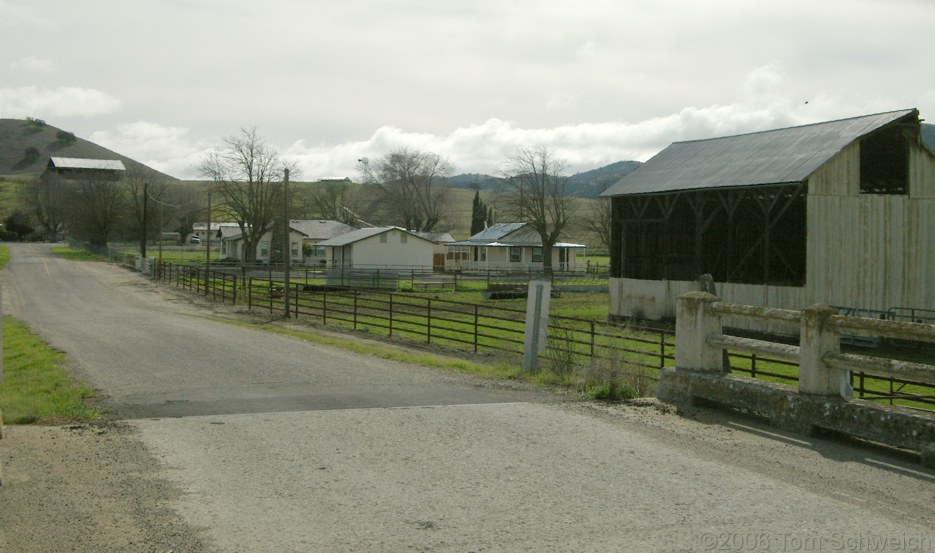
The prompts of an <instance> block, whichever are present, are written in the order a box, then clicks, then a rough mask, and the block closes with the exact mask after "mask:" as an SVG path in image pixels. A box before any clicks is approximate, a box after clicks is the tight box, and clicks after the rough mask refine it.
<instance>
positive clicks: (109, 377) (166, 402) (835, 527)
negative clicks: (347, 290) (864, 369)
mask: <svg viewBox="0 0 935 553" xmlns="http://www.w3.org/2000/svg"><path fill="white" fill-rule="evenodd" d="M11 249H12V258H13V260H12V262H11V264H10V265H9V270H8V272H7V274H6V275H5V279H4V281H5V284H4V300H5V305H6V306H7V311H8V312H9V313H11V314H13V315H15V316H17V317H19V318H21V319H23V320H25V321H27V322H28V323H29V324H30V325H31V326H32V327H33V328H34V329H35V330H37V331H39V332H40V333H41V334H42V335H43V336H44V337H46V338H47V339H48V340H49V341H50V342H51V343H52V344H53V345H55V346H56V347H58V348H60V349H62V350H64V351H66V352H68V354H69V357H70V358H71V360H72V361H73V362H74V363H75V365H76V366H77V368H78V370H79V371H80V372H81V373H82V374H83V375H85V376H86V377H87V378H88V379H89V380H90V381H91V383H92V384H93V385H94V386H96V387H99V388H100V389H102V390H103V391H104V392H105V393H106V394H107V395H108V396H109V398H110V401H111V402H112V405H113V409H114V410H115V412H116V413H118V414H119V415H120V416H122V417H125V418H128V419H132V422H131V424H132V425H133V426H134V427H135V428H136V429H137V430H138V436H139V439H140V440H141V441H142V442H143V443H144V444H145V446H146V447H147V448H148V450H149V451H150V452H151V454H152V455H154V456H155V457H156V458H157V459H158V460H159V461H160V463H161V464H162V467H163V469H162V471H163V476H164V477H165V478H167V479H169V480H171V481H172V482H174V483H175V484H176V485H177V486H178V487H179V488H180V489H181V490H183V491H184V492H185V493H184V494H183V495H182V496H181V497H180V498H177V499H174V500H173V503H172V507H173V508H174V509H175V510H176V511H177V512H178V513H179V514H180V515H181V516H182V518H183V519H184V520H185V521H186V522H187V523H189V524H190V525H192V526H193V527H196V528H203V532H204V534H205V536H206V538H207V540H208V541H209V543H210V544H211V546H212V547H213V548H214V549H216V550H218V551H225V552H226V551H271V552H272V551H276V552H280V551H327V552H331V551H463V552H467V551H718V550H720V551H726V550H730V551H737V550H741V551H818V550H822V551H884V550H889V551H894V550H904V551H905V550H915V551H935V532H932V530H931V529H932V528H933V527H935V474H933V472H932V471H929V470H926V469H922V468H920V467H919V466H918V465H915V464H913V463H912V462H910V461H906V460H904V459H902V458H900V457H895V456H892V455H889V454H887V453H884V452H878V451H875V450H870V449H862V448H856V447H852V446H847V445H841V444H836V443H833V442H825V441H822V440H815V439H805V438H802V437H797V436H790V435H785V434H778V433H774V432H772V431H770V430H768V429H764V428H762V427H759V426H757V425H756V424H754V423H750V422H748V421H742V420H735V419H731V418H728V417H725V416H723V415H719V414H712V413H709V412H704V411H700V412H698V413H695V415H694V416H695V419H696V420H689V419H686V418H684V417H678V416H676V415H674V414H671V413H666V412H663V411H660V410H657V409H654V408H627V407H620V408H599V407H595V406H587V405H563V404H559V403H556V402H544V401H540V400H539V399H540V398H541V395H540V394H536V393H523V392H514V391H505V390H502V389H498V388H497V387H492V386H485V385H481V384H479V383H477V382H474V381H472V380H471V379H469V378H466V377H458V376H452V375H444V374H439V373H436V372H433V371H430V370H427V369H424V368H420V367H412V366H407V365H403V364H398V363H392V362H388V361H383V360H378V359H374V358H371V357H367V356H360V355H355V354H351V353H347V352H345V351H341V350H336V349H332V348H326V347H320V346H316V345H311V344H308V343H305V342H302V341H300V340H298V339H294V338H290V337H283V336H278V335H270V334H267V333H263V332H259V331H256V330H253V329H250V328H245V327H240V326H233V325H229V324H224V323H219V322H216V321H213V320H209V319H206V318H203V317H199V316H197V315H196V314H195V313H194V310H193V308H192V306H190V305H189V304H187V303H186V302H185V301H170V302H167V301H166V298H167V297H171V296H167V295H165V294H164V293H162V292H160V291H159V289H158V288H156V287H154V286H153V285H151V284H149V283H147V282H146V281H144V280H142V279H141V278H140V277H138V276H135V275H132V274H128V273H127V272H126V271H124V270H122V269H119V268H115V267H113V266H110V265H106V264H95V263H74V262H64V261H61V260H58V259H56V258H55V257H53V256H51V255H49V253H48V252H47V247H45V246H43V245H14V246H13V247H12V248H11ZM884 539H885V540H887V541H885V542H884V541H880V540H884Z"/></svg>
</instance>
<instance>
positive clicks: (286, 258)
mask: <svg viewBox="0 0 935 553" xmlns="http://www.w3.org/2000/svg"><path fill="white" fill-rule="evenodd" d="M282 219H283V225H284V226H285V228H283V235H282V262H283V266H282V280H283V285H282V286H283V291H282V292H283V295H282V302H283V313H282V317H283V318H284V319H288V318H289V265H290V261H292V248H291V247H290V246H291V242H290V241H289V234H290V231H291V229H290V225H289V170H288V169H283V178H282Z"/></svg>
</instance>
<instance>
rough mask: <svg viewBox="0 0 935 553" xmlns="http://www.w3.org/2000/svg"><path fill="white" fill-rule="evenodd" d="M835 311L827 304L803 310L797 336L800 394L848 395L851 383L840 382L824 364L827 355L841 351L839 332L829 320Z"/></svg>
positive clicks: (839, 377)
mask: <svg viewBox="0 0 935 553" xmlns="http://www.w3.org/2000/svg"><path fill="white" fill-rule="evenodd" d="M836 313H837V311H836V310H835V309H832V308H830V307H828V306H826V305H813V306H811V307H808V308H806V309H804V310H802V329H801V334H800V337H799V351H800V358H799V392H801V393H803V394H815V395H822V396H840V395H843V396H845V397H848V396H850V391H849V390H850V382H847V381H846V380H844V381H842V375H841V371H839V370H836V369H832V368H830V367H828V366H827V365H825V362H824V361H823V358H824V356H825V354H826V353H829V352H835V353H838V352H840V351H841V340H840V336H839V335H838V332H837V331H836V330H835V329H833V328H831V326H830V325H829V324H828V320H829V318H830V317H831V316H832V315H835V314H836Z"/></svg>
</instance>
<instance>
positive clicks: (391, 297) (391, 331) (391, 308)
mask: <svg viewBox="0 0 935 553" xmlns="http://www.w3.org/2000/svg"><path fill="white" fill-rule="evenodd" d="M377 271H378V272H379V269H377ZM392 335H393V294H390V336H392Z"/></svg>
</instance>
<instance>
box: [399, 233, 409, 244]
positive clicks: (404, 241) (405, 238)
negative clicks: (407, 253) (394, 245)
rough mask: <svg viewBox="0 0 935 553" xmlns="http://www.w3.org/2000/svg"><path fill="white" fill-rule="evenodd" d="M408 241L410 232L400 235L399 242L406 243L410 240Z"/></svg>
mask: <svg viewBox="0 0 935 553" xmlns="http://www.w3.org/2000/svg"><path fill="white" fill-rule="evenodd" d="M408 241H409V235H408V234H402V235H400V236H399V243H400V244H405V243H406V242H408Z"/></svg>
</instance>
